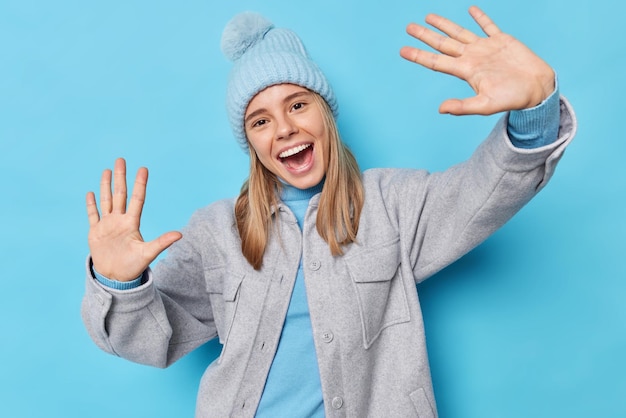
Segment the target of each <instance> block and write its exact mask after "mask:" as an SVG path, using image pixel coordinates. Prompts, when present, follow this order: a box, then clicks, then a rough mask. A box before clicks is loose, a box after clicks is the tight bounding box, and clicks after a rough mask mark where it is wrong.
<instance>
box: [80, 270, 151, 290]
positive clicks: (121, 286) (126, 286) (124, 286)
mask: <svg viewBox="0 0 626 418" xmlns="http://www.w3.org/2000/svg"><path fill="white" fill-rule="evenodd" d="M91 272H92V273H93V277H94V278H95V279H96V280H97V281H98V283H100V284H101V285H103V286H106V287H109V288H111V289H115V290H130V289H135V288H137V287H139V286H141V285H142V284H144V283H145V282H146V280H145V276H146V273H145V272H143V273H142V274H141V276H139V277H137V278H136V279H135V280H131V281H130V282H120V281H117V280H111V279H109V278H108V277H105V276H103V275H102V274H100V273H98V272H97V271H96V269H95V268H93V266H91Z"/></svg>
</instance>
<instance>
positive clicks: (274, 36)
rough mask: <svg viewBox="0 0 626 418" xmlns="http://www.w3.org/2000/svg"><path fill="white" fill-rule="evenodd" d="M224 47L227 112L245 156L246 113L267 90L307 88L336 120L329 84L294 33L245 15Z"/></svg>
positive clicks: (235, 21) (227, 33)
mask: <svg viewBox="0 0 626 418" xmlns="http://www.w3.org/2000/svg"><path fill="white" fill-rule="evenodd" d="M221 47H222V52H223V53H224V55H226V57H227V58H228V59H229V60H231V61H233V68H232V69H231V72H230V77H229V80H228V88H227V93H226V110H227V112H228V118H229V122H230V124H231V127H232V129H233V133H234V135H235V139H236V140H237V141H238V143H239V145H240V146H241V148H242V149H243V150H244V151H245V152H246V153H247V152H248V141H247V140H246V133H245V129H244V116H245V112H246V109H247V107H248V103H250V100H252V98H253V97H254V96H255V95H256V94H257V93H259V92H260V91H262V90H264V89H265V88H267V87H270V86H273V85H276V84H283V83H290V84H296V85H299V86H302V87H306V88H307V89H309V90H312V91H314V92H316V93H318V94H319V95H320V96H322V97H323V98H324V100H326V103H328V105H329V106H330V109H331V110H332V112H333V115H335V117H336V116H337V102H336V99H335V95H334V93H333V91H332V89H331V87H330V84H329V83H328V81H327V80H326V77H325V76H324V74H323V73H322V71H321V70H320V69H319V67H318V66H317V65H316V64H315V63H314V62H313V61H312V60H311V58H310V57H309V55H308V53H307V51H306V49H305V48H304V45H303V44H302V41H301V40H300V38H299V37H298V35H296V34H295V33H294V32H293V31H291V30H289V29H284V28H276V27H274V25H273V24H272V23H271V22H270V21H268V20H267V19H265V18H264V17H263V16H261V15H260V14H258V13H253V12H244V13H240V14H238V15H236V16H235V17H234V18H232V20H231V21H230V22H228V23H227V24H226V27H225V28H224V32H223V33H222V43H221Z"/></svg>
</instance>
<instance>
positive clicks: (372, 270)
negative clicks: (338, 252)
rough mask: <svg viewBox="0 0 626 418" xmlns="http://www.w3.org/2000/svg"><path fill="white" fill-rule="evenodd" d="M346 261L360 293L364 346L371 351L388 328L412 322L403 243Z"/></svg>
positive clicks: (380, 248)
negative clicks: (402, 262)
mask: <svg viewBox="0 0 626 418" xmlns="http://www.w3.org/2000/svg"><path fill="white" fill-rule="evenodd" d="M345 262H346V264H347V267H348V271H349V274H350V277H351V279H352V282H353V285H354V289H355V292H356V300H357V304H358V307H359V314H360V317H361V325H362V330H363V343H364V346H365V348H369V347H370V346H371V345H372V344H373V343H374V341H375V340H376V339H377V338H378V336H379V335H380V333H381V332H382V331H383V330H384V329H385V328H387V327H389V326H392V325H395V324H400V323H404V322H408V321H409V320H410V314H409V306H408V301H407V296H406V291H405V287H404V284H403V281H402V276H401V272H400V241H399V240H397V239H396V240H394V241H392V242H389V243H387V244H384V245H381V246H377V247H374V248H369V249H368V250H366V251H362V252H360V253H358V254H354V255H351V256H348V257H346V259H345Z"/></svg>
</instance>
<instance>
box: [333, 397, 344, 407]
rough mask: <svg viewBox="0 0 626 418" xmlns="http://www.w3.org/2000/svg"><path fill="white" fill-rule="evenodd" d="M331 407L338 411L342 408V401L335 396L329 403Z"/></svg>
mask: <svg viewBox="0 0 626 418" xmlns="http://www.w3.org/2000/svg"><path fill="white" fill-rule="evenodd" d="M331 405H332V406H333V408H335V409H340V408H341V407H342V406H343V399H342V398H341V397H339V396H335V397H334V398H333V400H332V402H331Z"/></svg>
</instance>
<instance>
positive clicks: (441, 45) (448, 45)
mask: <svg viewBox="0 0 626 418" xmlns="http://www.w3.org/2000/svg"><path fill="white" fill-rule="evenodd" d="M406 32H407V33H408V34H409V35H411V36H412V37H414V38H416V39H419V40H420V41H422V42H424V43H425V44H426V45H428V46H430V47H432V48H434V49H436V50H437V51H439V52H442V53H444V54H446V55H450V56H453V57H458V56H459V55H461V53H462V52H463V49H464V44H462V43H460V42H459V41H456V40H454V39H452V38H449V37H447V36H443V35H441V34H439V33H436V32H434V31H432V30H430V29H428V28H425V27H424V26H421V25H418V24H416V23H411V24H409V25H408V26H407V28H406Z"/></svg>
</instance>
